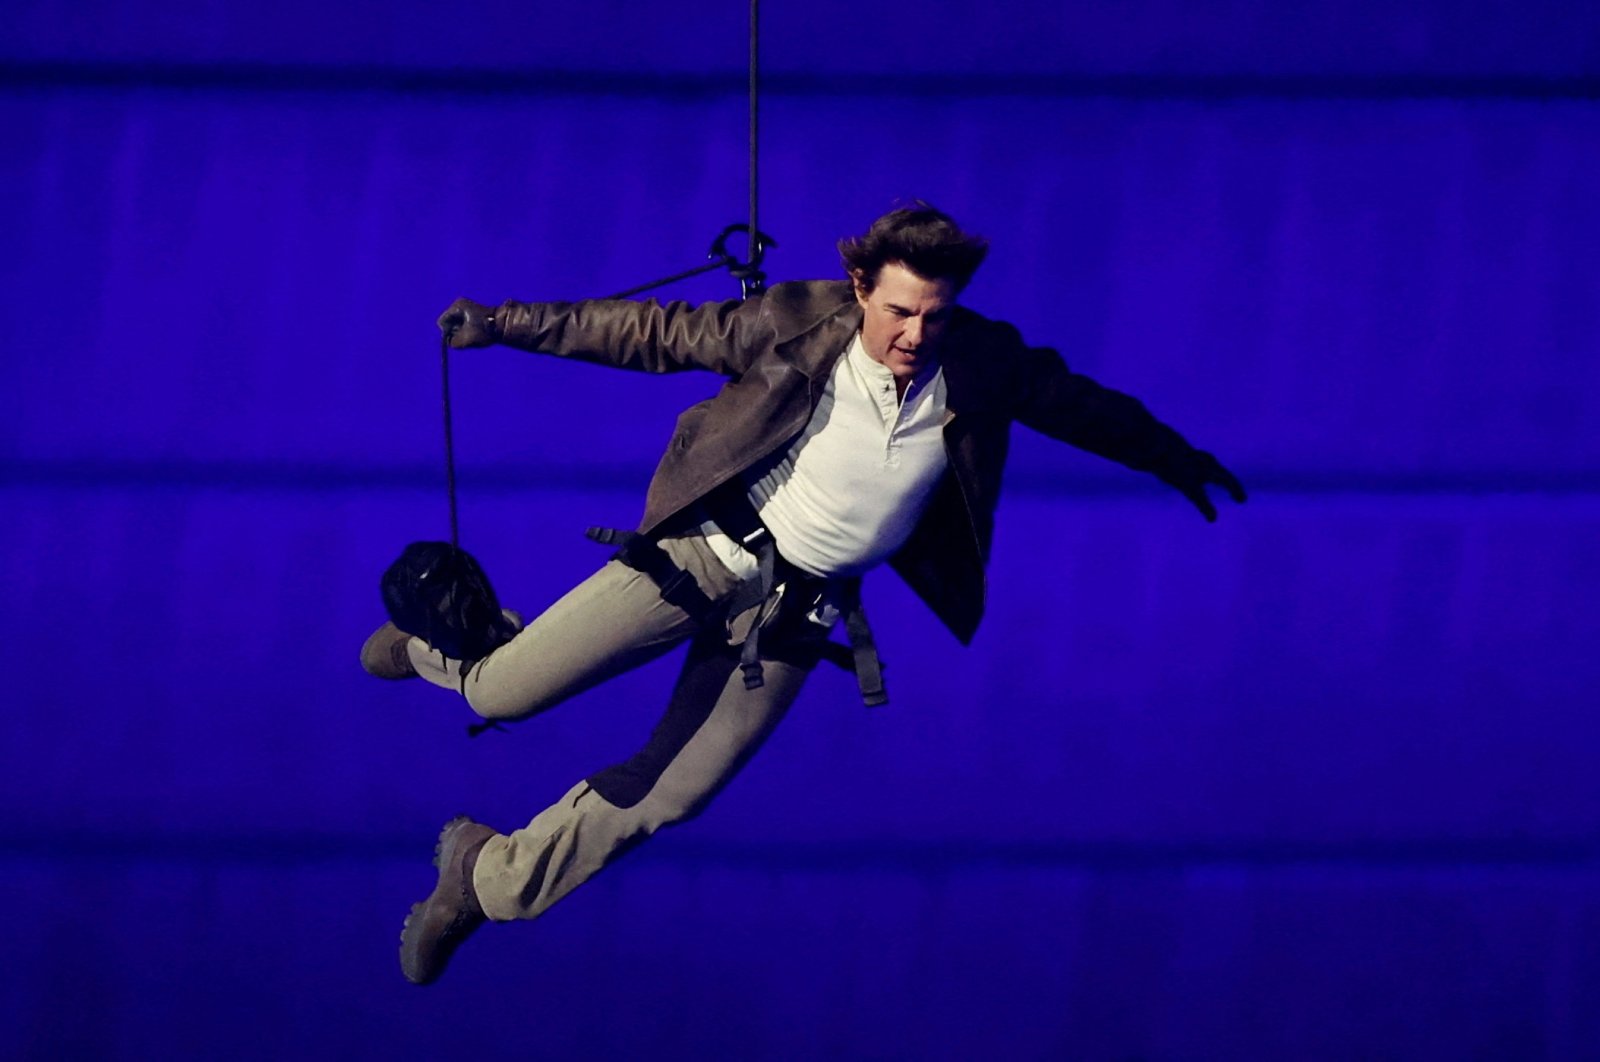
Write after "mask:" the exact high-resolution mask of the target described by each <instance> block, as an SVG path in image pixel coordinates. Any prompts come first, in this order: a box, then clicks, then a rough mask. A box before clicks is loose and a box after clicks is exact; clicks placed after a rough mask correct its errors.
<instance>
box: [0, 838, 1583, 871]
mask: <svg viewBox="0 0 1600 1062" xmlns="http://www.w3.org/2000/svg"><path fill="white" fill-rule="evenodd" d="M418 843H420V842H418V841H417V839H416V838H405V839H403V840H402V839H384V840H378V841H374V840H371V839H369V838H365V837H361V838H357V837H333V836H329V837H321V838H314V839H306V838H298V837H297V838H277V837H265V836H253V837H246V836H221V837H219V836H209V835H208V836H193V837H157V836H147V837H137V836H129V835H123V834H118V835H101V834H95V835H90V834H81V835H75V834H70V833H67V834H55V835H52V836H51V837H48V838H0V864H3V863H6V862H14V861H30V862H50V863H77V862H81V861H85V860H88V861H93V862H95V863H96V864H102V865H103V864H107V863H124V864H126V863H163V864H166V863H170V864H194V865H208V866H209V865H225V866H231V865H271V866H281V865H325V864H351V863H357V864H379V863H389V862H395V863H407V864H409V863H413V862H415V859H416V852H417V845H418ZM630 861H634V862H638V863H641V864H642V863H659V864H662V865H692V866H696V867H702V868H703V867H712V866H715V867H733V868H747V869H752V870H785V871H794V872H818V873H828V872H859V871H863V870H885V871H897V872H903V873H914V874H940V873H959V872H961V871H964V870H976V869H1017V870H1084V871H1108V872H1146V873H1150V872H1154V873H1165V872H1171V871H1189V870H1207V869H1210V870H1226V869H1240V870H1296V869H1310V868H1326V869H1337V868H1346V869H1356V870H1394V871H1406V870H1461V869H1470V868H1480V869H1500V870H1515V869H1519V868H1528V869H1539V870H1551V869H1564V870H1573V871H1600V843H1596V842H1592V841H1590V842H1576V841H1572V842H1566V841H1544V842H1539V841H1527V840H1517V841H1494V840H1483V841H1474V840H1460V841H1450V840H1416V841H1385V842H1376V841H1374V842H1360V841H1349V842H1321V843H1316V842H1281V843H1279V842H1259V843H1243V842H1241V843H1217V844H1206V843H1194V844H1148V845H1141V844H1134V843H1114V842H1104V843H1094V842H1061V843H1055V844H1051V843H1026V844H1024V843H1017V844H1007V843H982V842H960V841H955V842H945V841H929V842H925V843H918V842H907V841H901V840H896V841H884V842H877V841H825V842H804V843H801V842H793V843H785V842H773V843H764V842H763V843H754V842H740V841H723V842H719V841H697V840H694V839H692V838H678V839H676V841H675V844H674V845H673V846H672V847H671V849H670V850H664V851H660V852H646V851H641V852H639V853H635V854H634V855H633V856H630Z"/></svg>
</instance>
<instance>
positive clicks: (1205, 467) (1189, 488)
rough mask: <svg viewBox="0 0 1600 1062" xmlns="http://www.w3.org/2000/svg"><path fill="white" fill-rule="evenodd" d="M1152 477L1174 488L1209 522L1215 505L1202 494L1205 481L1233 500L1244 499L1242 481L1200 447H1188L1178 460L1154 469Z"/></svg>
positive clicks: (1215, 513)
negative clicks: (1164, 466)
mask: <svg viewBox="0 0 1600 1062" xmlns="http://www.w3.org/2000/svg"><path fill="white" fill-rule="evenodd" d="M1156 477H1157V478H1158V479H1160V480H1161V482H1163V483H1166V484H1168V485H1169V486H1172V487H1176V488H1177V490H1178V492H1179V493H1181V494H1182V495H1183V496H1184V497H1185V498H1188V499H1189V501H1190V502H1191V503H1192V504H1193V505H1194V507H1195V508H1196V509H1199V510H1200V515H1201V516H1204V517H1205V518H1206V520H1207V522H1209V523H1216V520H1217V507H1216V506H1215V505H1213V504H1212V503H1211V498H1210V496H1209V495H1208V494H1206V486H1207V484H1210V485H1212V486H1217V487H1221V488H1222V489H1223V490H1225V491H1227V492H1228V496H1229V497H1231V498H1232V499H1233V500H1234V501H1236V502H1240V503H1243V502H1244V500H1245V492H1244V484H1242V483H1240V482H1239V478H1238V477H1237V476H1235V475H1234V474H1233V473H1232V472H1229V471H1228V470H1227V469H1226V468H1223V467H1222V462H1221V461H1218V460H1217V459H1216V458H1215V457H1212V456H1211V455H1210V454H1208V453H1206V452H1205V451H1204V450H1190V451H1189V452H1188V453H1186V454H1184V456H1183V457H1182V458H1180V459H1179V460H1177V461H1174V462H1173V463H1172V464H1170V465H1168V466H1167V467H1166V468H1163V469H1160V470H1158V471H1157V472H1156Z"/></svg>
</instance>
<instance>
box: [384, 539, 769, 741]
mask: <svg viewBox="0 0 1600 1062" xmlns="http://www.w3.org/2000/svg"><path fill="white" fill-rule="evenodd" d="M661 548H662V549H663V550H664V551H666V553H667V555H668V556H669V557H671V558H672V560H673V562H674V563H675V564H677V565H678V566H679V567H680V568H682V569H684V570H685V571H687V572H689V574H691V575H693V576H694V578H695V582H696V583H698V584H699V586H700V588H701V590H702V592H703V593H704V594H705V595H706V596H707V597H709V598H711V599H712V600H713V601H723V600H726V599H729V598H736V597H737V596H738V591H739V590H740V586H741V584H740V582H739V580H738V578H737V577H736V576H734V574H733V573H732V572H730V571H728V569H727V568H726V567H724V566H723V564H722V563H721V562H720V561H719V560H717V559H716V556H715V554H713V553H712V552H711V550H710V547H709V546H707V545H706V543H705V539H704V538H702V537H700V536H699V535H698V534H692V535H685V536H682V537H677V538H667V539H663V540H662V542H661ZM696 626H697V625H696V623H695V622H694V620H693V619H691V618H690V617H689V616H688V615H687V614H686V613H685V612H684V611H683V610H682V609H680V608H678V607H676V606H675V605H669V604H668V603H667V602H665V601H663V600H662V599H661V591H660V588H659V587H657V586H656V584H655V583H654V582H653V581H652V580H651V579H650V577H649V576H647V575H644V574H642V573H640V572H637V571H635V570H634V569H632V568H629V567H628V566H626V565H625V564H623V563H622V562H621V561H617V560H612V561H610V562H609V563H607V564H606V565H605V567H603V568H601V569H600V570H599V571H598V572H596V573H595V574H594V575H591V576H590V577H589V578H588V579H585V580H584V581H583V582H582V583H580V584H578V586H577V587H575V588H574V589H573V590H571V591H570V592H569V593H567V594H566V595H565V596H564V597H562V598H561V599H560V600H559V601H557V602H556V603H555V604H554V605H551V606H550V608H548V609H546V610H545V612H544V613H543V614H541V615H540V616H538V617H537V618H536V619H534V620H533V622H531V623H529V624H528V625H527V626H526V627H524V628H523V629H522V630H521V631H519V632H518V633H517V635H516V636H515V637H514V638H512V639H511V641H509V642H507V643H506V644H505V645H503V646H501V647H500V648H498V649H496V650H495V651H494V652H493V653H491V654H489V656H487V657H485V658H484V659H483V660H480V661H478V662H477V663H476V664H474V665H472V666H471V667H470V668H469V669H468V670H467V674H466V676H465V677H464V678H463V676H462V675H461V674H460V670H461V665H460V661H457V660H451V659H449V658H447V657H444V656H442V655H441V654H439V653H437V652H434V651H433V650H430V649H429V648H428V646H427V644H426V643H425V642H423V641H422V640H421V639H420V638H413V639H411V641H410V643H409V646H408V652H409V655H410V658H411V662H412V665H413V666H414V667H415V668H416V669H417V672H418V674H420V675H421V676H422V677H423V678H425V679H427V680H428V681H429V682H432V683H433V684H434V685H437V686H443V687H445V688H447V689H453V690H457V691H459V692H461V693H462V694H464V695H465V696H466V698H467V703H468V704H470V705H471V706H472V710H473V711H475V712H477V713H478V714H479V715H481V716H483V717H484V718H486V719H518V718H522V717H524V716H528V715H532V714H534V713H536V712H540V711H543V710H544V709H546V708H550V707H553V706H554V705H556V704H559V703H561V702H562V701H564V700H566V699H567V698H568V697H571V696H573V695H575V694H578V693H581V692H582V691H584V690H586V689H589V688H591V687H593V686H596V685H599V684H600V683H602V682H604V681H606V680H607V679H609V678H613V677H615V676H616V675H620V674H622V673H623V672H624V671H628V670H630V669H632V668H635V667H638V666H639V665H641V664H644V663H646V662H648V661H650V660H653V659H655V658H656V657H658V656H660V655H662V654H663V653H665V652H667V651H668V650H670V649H671V648H672V647H673V646H675V645H679V644H681V643H682V642H683V640H684V639H685V638H688V637H689V636H690V635H692V634H693V633H694V632H695V630H696Z"/></svg>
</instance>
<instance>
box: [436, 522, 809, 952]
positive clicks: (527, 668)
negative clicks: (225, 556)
mask: <svg viewBox="0 0 1600 1062" xmlns="http://www.w3.org/2000/svg"><path fill="white" fill-rule="evenodd" d="M661 548H662V549H663V550H665V551H666V552H667V555H668V556H670V557H671V558H672V560H673V562H674V563H675V564H677V565H678V566H679V567H681V568H683V569H684V570H686V571H688V572H689V573H690V574H692V575H693V576H694V577H695V580H696V581H697V582H698V583H699V584H700V587H701V589H702V591H704V592H705V594H706V596H707V597H709V598H711V599H712V600H713V601H714V602H716V603H717V604H718V611H717V613H716V614H715V618H714V620H713V621H712V622H710V623H708V624H707V625H706V626H705V627H704V628H702V627H701V626H700V625H698V624H696V623H695V622H694V621H693V620H692V619H690V618H689V616H688V615H687V614H686V613H684V612H683V611H682V610H681V609H679V608H677V607H675V606H673V605H669V604H667V603H666V602H665V601H663V600H662V599H661V594H660V591H659V589H658V588H657V586H656V584H655V583H654V582H652V581H651V580H650V578H649V577H648V576H645V575H643V574H641V573H639V572H636V571H634V570H633V569H632V568H629V567H627V566H626V565H624V564H622V563H621V562H620V561H616V560H613V561H610V562H609V563H607V564H606V566H605V567H603V568H601V569H600V571H598V572H596V573H595V574H594V575H592V576H590V577H589V578H588V579H586V580H584V581H583V582H582V583H581V584H579V585H578V586H577V587H576V588H575V589H573V590H572V591H571V592H570V593H568V594H567V595H566V596H565V597H563V598H561V600H559V601H557V602H556V603H555V604H554V605H552V606H551V607H550V608H549V609H548V610H547V611H546V612H544V613H543V614H542V615H540V616H539V617H538V618H537V619H535V620H534V621H533V622H532V623H529V624H528V626H527V627H525V628H524V629H523V630H522V631H521V632H519V633H518V634H517V636H516V637H515V638H513V639H512V640H511V641H510V642H508V643H507V644H506V645H504V646H502V647H500V648H499V649H497V650H495V651H494V652H493V653H492V654H490V655H489V656H488V657H486V658H485V659H484V660H482V661H480V662H479V663H478V664H476V665H475V666H473V667H472V668H471V669H470V670H469V671H468V672H467V674H466V676H465V677H463V676H461V675H459V674H458V671H459V664H458V662H456V661H453V660H448V659H445V658H442V657H441V656H440V655H439V654H438V653H436V652H433V651H432V650H430V649H429V648H428V647H427V645H426V644H425V643H424V642H422V641H421V640H420V639H417V638H413V639H412V640H411V643H410V646H409V650H410V656H411V660H412V663H413V664H414V665H415V666H416V668H417V671H418V672H419V673H420V674H421V675H422V676H423V677H424V678H426V679H427V680H428V681H430V682H432V683H434V684H435V685H439V686H444V687H448V688H450V689H456V690H459V691H460V692H461V693H463V694H464V695H465V696H466V698H467V703H468V704H470V705H471V706H472V708H473V710H474V711H476V712H477V713H478V714H479V715H481V716H483V717H485V718H488V719H518V718H523V717H525V716H528V715H532V714H534V713H537V712H541V711H544V710H545V709H547V708H551V707H554V706H555V705H557V704H559V703H561V702H562V701H564V700H566V699H567V698H568V697H571V696H572V695H574V694H576V693H580V692H582V691H583V690H586V689H589V688H590V687H592V686H595V685H598V684H599V683H601V682H604V681H605V680H606V679H609V678H612V677H613V676H616V675H618V674H621V673H622V672H624V671H627V670H628V669H630V668H633V667H637V666H639V665H640V664H643V663H645V662H647V661H649V660H652V659H654V658H656V657H658V656H660V655H662V654H663V653H666V652H667V651H669V650H670V649H672V648H673V647H675V646H677V645H681V644H682V643H683V642H684V641H686V640H690V641H691V643H692V644H691V645H690V647H689V655H688V658H687V659H686V660H685V662H684V665H683V669H682V671H681V672H680V673H679V676H678V680H677V682H676V684H675V685H674V687H673V692H672V697H671V700H670V702H669V703H668V706H667V710H666V713H665V715H664V716H663V717H662V719H661V722H660V723H659V724H657V726H656V729H655V731H654V732H653V733H652V734H651V736H650V740H649V741H648V743H647V744H646V745H645V746H644V748H642V749H641V750H640V751H639V753H638V754H636V755H635V756H633V757H632V758H630V759H629V760H627V761H625V762H623V763H620V764H617V765H615V766H613V767H610V768H608V769H606V770H604V771H600V772H598V773H597V774H594V775H591V776H590V777H589V778H587V779H585V780H584V781H581V782H579V783H577V784H576V785H574V786H573V787H572V788H571V789H569V790H568V791H567V793H566V795H565V796H563V797H562V798H561V799H560V800H559V801H557V802H556V803H555V804H552V805H551V806H550V807H548V808H546V809H545V810H544V811H542V812H540V813H539V814H538V815H536V816H535V817H534V819H533V821H532V822H530V823H529V824H528V825H527V826H525V827H523V828H522V829H520V830H517V831H516V832H514V833H511V834H507V835H497V836H495V837H493V838H491V839H490V840H489V842H488V844H486V845H485V846H484V848H483V851H482V853H481V854H480V855H479V856H478V864H477V870H476V871H475V872H474V874H473V885H474V887H475V888H476V890H477V893H478V902H479V903H480V904H482V906H483V909H484V911H485V912H486V913H487V914H488V915H489V917H490V918H492V919H495V920H497V921H508V920H511V919H514V918H536V917H538V916H539V915H540V914H542V913H543V912H544V911H545V909H546V908H548V907H549V906H550V905H551V904H553V903H555V902H556V901H557V900H559V899H560V898H561V897H563V896H565V895H566V894H567V893H568V892H570V891H572V889H574V888H576V887H577V886H578V885H581V884H582V883H583V882H584V881H587V880H588V879H589V877H590V876H592V875H593V874H595V873H596V872H597V871H599V870H600V869H601V868H602V867H604V866H605V865H606V864H607V863H609V862H610V861H611V860H612V859H614V858H616V857H617V856H618V855H621V854H622V853H623V852H625V851H627V850H628V849H629V848H630V847H632V846H633V845H635V844H637V843H638V842H640V841H643V840H645V839H646V838H648V837H649V836H650V835H651V834H652V833H654V832H655V831H656V830H658V829H660V828H661V827H662V826H666V825H670V824H672V823H675V822H682V821H684V820H685V819H688V818H690V817H692V816H693V815H695V814H696V813H698V812H699V811H700V810H701V809H702V808H704V807H705V806H706V804H707V803H709V802H710V800H711V798H712V797H713V796H715V795H716V794H717V792H718V791H719V790H721V788H722V787H723V786H724V785H726V784H727V783H728V781H729V780H730V779H731V778H732V777H733V776H734V775H735V774H736V773H737V772H738V771H739V769H740V768H741V767H742V766H743V765H744V764H745V762H746V761H747V760H748V759H749V758H750V757H751V756H752V755H754V753H755V751H756V749H758V748H759V747H760V746H761V743H762V742H763V741H764V740H765V739H766V737H767V735H768V734H770V733H771V732H772V730H773V728H774V727H776V726H777V725H778V722H779V721H780V720H781V719H782V718H783V716H784V714H785V713H786V712H787V711H788V708H789V705H790V704H792V703H793V702H794V699H795V696H796V695H797V694H799V692H800V688H801V686H802V685H804V683H805V680H806V677H807V676H808V675H809V674H810V672H811V669H812V668H813V667H814V666H815V665H816V662H817V652H818V646H819V645H820V643H821V641H822V639H823V637H824V636H825V635H826V633H827V632H826V631H825V630H824V629H823V628H821V627H816V626H813V625H809V624H803V623H802V624H799V625H797V626H798V627H799V628H801V629H800V630H799V631H798V633H791V634H788V635H784V634H783V633H782V632H781V631H763V635H762V642H761V647H762V654H761V657H762V663H763V672H764V677H765V683H764V684H763V685H762V686H761V687H759V688H758V689H754V690H747V689H745V688H744V681H743V676H742V675H741V673H740V671H739V668H738V647H737V646H736V645H730V639H732V638H733V632H736V631H737V630H738V629H739V628H741V627H747V626H748V624H749V623H750V622H752V621H753V620H754V618H755V616H756V612H757V609H758V607H759V606H760V605H761V604H762V602H761V601H760V600H759V589H758V588H757V587H756V586H755V584H754V583H753V582H748V581H744V582H741V581H740V580H739V579H738V578H737V577H735V576H734V575H733V573H732V572H730V571H728V569H727V567H726V566H724V565H723V564H722V562H721V561H719V560H717V558H716V556H715V555H714V554H713V553H712V552H711V549H710V547H709V546H707V545H706V542H705V539H704V538H702V537H701V536H700V535H699V534H695V533H691V534H687V535H683V536H680V537H676V538H668V539H663V540H662V542H661Z"/></svg>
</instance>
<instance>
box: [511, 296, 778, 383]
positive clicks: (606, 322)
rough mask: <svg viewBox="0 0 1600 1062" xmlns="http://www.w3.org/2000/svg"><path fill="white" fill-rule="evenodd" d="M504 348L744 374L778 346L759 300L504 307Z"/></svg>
mask: <svg viewBox="0 0 1600 1062" xmlns="http://www.w3.org/2000/svg"><path fill="white" fill-rule="evenodd" d="M495 328H496V333H497V337H498V340H499V342H501V343H503V344H505V345H506V346H511V347H517V348H519V349H522V350H531V351H537V352H539V353H543V354H554V355H556V356H557V357H563V358H574V359H576V360H578V361H588V362H594V363H596V364H600V365H612V366H615V367H617V368H621V369H633V370H636V371H639V372H658V373H666V372H681V371H684V370H686V369H708V370H710V371H711V372H716V373H721V374H722V375H724V376H739V375H740V374H742V373H743V372H744V371H745V370H746V369H747V368H749V366H750V363H751V362H752V361H753V360H754V358H755V356H756V354H757V353H759V352H760V350H761V349H762V348H763V347H764V346H766V345H768V344H770V343H771V342H772V341H773V334H772V326H771V323H770V320H769V317H768V315H765V314H763V313H762V300H761V298H760V297H755V298H751V299H746V300H743V301H740V300H738V299H730V300H729V301H727V302H708V303H703V304H701V305H699V306H691V305H690V304H689V303H686V302H669V303H666V304H665V305H663V304H661V303H658V302H656V301H655V300H654V299H651V300H650V301H648V302H631V301H628V300H622V299H596V300H591V301H586V302H504V303H501V304H500V306H499V307H497V308H496V310H495Z"/></svg>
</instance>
